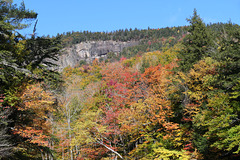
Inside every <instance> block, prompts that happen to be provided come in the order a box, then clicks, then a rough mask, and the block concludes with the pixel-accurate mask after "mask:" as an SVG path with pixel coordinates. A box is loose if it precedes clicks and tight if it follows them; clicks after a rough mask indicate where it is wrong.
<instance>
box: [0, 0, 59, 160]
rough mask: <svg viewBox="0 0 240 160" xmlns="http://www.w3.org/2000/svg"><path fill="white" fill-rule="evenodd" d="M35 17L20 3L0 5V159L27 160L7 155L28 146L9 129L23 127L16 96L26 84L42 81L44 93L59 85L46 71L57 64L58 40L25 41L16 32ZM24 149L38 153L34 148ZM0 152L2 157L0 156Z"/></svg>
mask: <svg viewBox="0 0 240 160" xmlns="http://www.w3.org/2000/svg"><path fill="white" fill-rule="evenodd" d="M36 17H37V14H36V13H35V12H33V11H29V10H26V9H25V6H24V4H23V3H22V4H21V6H19V7H18V6H17V5H14V4H13V3H12V1H11V0H6V1H1V2H0V84H1V88H0V96H1V97H4V99H3V100H2V99H0V100H1V102H2V101H3V104H1V102H0V120H1V121H0V133H1V135H0V140H1V141H2V142H3V143H4V144H7V145H5V146H4V145H3V146H0V154H1V155H0V158H6V159H30V157H28V158H26V157H24V156H26V155H24V153H23V152H22V151H19V152H16V154H14V152H13V150H11V151H10V149H11V148H13V147H14V148H16V147H17V146H19V145H20V144H24V145H23V146H25V147H26V146H31V145H28V143H29V142H28V141H27V139H26V138H22V137H21V136H19V135H15V134H13V133H12V130H11V129H10V128H14V127H15V124H17V123H18V124H26V123H25V122H24V121H22V118H17V117H22V116H23V114H22V113H21V112H20V111H18V109H17V106H18V105H19V99H20V98H19V95H21V93H22V91H23V90H24V89H25V87H26V84H29V83H35V82H39V81H42V82H45V83H44V85H45V86H43V87H44V88H45V89H49V88H50V89H53V88H55V89H56V88H57V87H58V85H59V82H60V81H61V80H60V79H61V77H60V75H59V74H58V73H57V72H55V71H51V70H49V69H50V67H52V66H54V63H53V62H54V60H57V55H58V54H59V50H60V49H61V42H60V37H56V38H51V39H50V38H45V37H35V35H34V33H33V35H32V37H31V38H30V39H26V37H24V36H22V35H21V34H20V33H18V32H17V31H18V30H20V29H23V28H26V27H27V26H28V25H29V24H30V23H26V22H29V20H34V19H36ZM1 97H0V98H1ZM8 106H11V110H12V112H11V113H9V116H8V115H7V113H6V112H5V110H4V108H6V107H8ZM3 114H5V116H4V117H5V119H3V118H2V117H3V116H1V115H3ZM26 114H31V113H26ZM7 118H10V120H9V119H7ZM3 122H4V124H3ZM10 142H12V143H10ZM23 146H22V147H23ZM23 148H24V147H23ZM25 149H26V150H34V151H35V152H36V153H37V152H39V148H37V145H36V146H35V147H33V148H28V147H26V148H25ZM15 150H16V149H15ZM2 151H4V154H2V153H1V152H2ZM3 156H4V157H3ZM30 156H31V157H34V156H32V155H30ZM23 157H24V158H23ZM32 159H34V158H32Z"/></svg>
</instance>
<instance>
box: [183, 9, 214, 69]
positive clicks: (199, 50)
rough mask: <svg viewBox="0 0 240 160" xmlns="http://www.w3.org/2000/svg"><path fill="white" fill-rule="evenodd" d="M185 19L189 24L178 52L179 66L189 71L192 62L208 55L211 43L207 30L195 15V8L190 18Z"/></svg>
mask: <svg viewBox="0 0 240 160" xmlns="http://www.w3.org/2000/svg"><path fill="white" fill-rule="evenodd" d="M187 20H188V21H189V23H190V26H189V28H188V33H187V35H186V37H185V39H184V42H183V50H181V51H180V54H179V59H180V60H181V61H180V68H181V70H182V71H184V72H187V71H189V70H190V68H191V67H192V66H193V64H195V63H196V62H197V61H199V60H201V59H202V58H203V57H206V56H208V53H207V51H208V48H209V45H210V44H211V38H210V35H209V30H208V29H207V27H206V25H205V24H204V23H203V21H202V19H201V18H200V17H199V15H197V11H196V9H195V10H194V13H193V16H192V17H191V19H187Z"/></svg>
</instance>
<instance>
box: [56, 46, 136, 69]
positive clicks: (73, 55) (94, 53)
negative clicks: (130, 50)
mask: <svg viewBox="0 0 240 160" xmlns="http://www.w3.org/2000/svg"><path fill="white" fill-rule="evenodd" d="M137 44H138V42H137V41H129V42H116V41H89V42H82V43H79V44H76V45H74V46H72V47H70V48H65V49H64V50H63V54H62V55H61V56H60V57H59V60H58V61H57V62H56V63H57V64H58V66H59V67H58V70H60V71H61V70H63V68H65V67H67V66H71V67H74V66H76V65H78V64H79V63H80V61H81V60H86V61H87V62H91V61H92V60H93V59H95V58H101V57H106V55H107V53H109V52H114V53H116V54H117V53H119V52H121V51H122V50H123V48H125V47H131V46H134V45H137Z"/></svg>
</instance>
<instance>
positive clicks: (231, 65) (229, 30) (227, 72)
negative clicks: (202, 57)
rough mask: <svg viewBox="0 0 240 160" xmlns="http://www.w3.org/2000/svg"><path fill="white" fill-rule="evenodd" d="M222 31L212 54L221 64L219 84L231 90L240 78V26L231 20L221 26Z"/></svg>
mask: <svg viewBox="0 0 240 160" xmlns="http://www.w3.org/2000/svg"><path fill="white" fill-rule="evenodd" d="M220 33H221V35H220V36H218V37H217V39H216V41H215V46H214V47H215V50H213V52H212V54H213V56H214V57H215V58H216V59H217V60H218V61H219V62H220V64H221V66H220V68H219V72H220V75H221V77H219V78H220V79H219V81H220V83H219V86H220V87H221V88H223V89H226V90H229V91H231V90H232V87H233V86H235V85H236V83H237V82H238V81H239V80H240V79H239V77H240V44H239V42H240V27H239V26H238V25H234V24H232V23H231V22H229V23H228V24H225V25H224V26H223V27H222V28H221V30H220Z"/></svg>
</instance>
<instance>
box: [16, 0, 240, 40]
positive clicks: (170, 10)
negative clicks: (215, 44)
mask: <svg viewBox="0 0 240 160" xmlns="http://www.w3.org/2000/svg"><path fill="white" fill-rule="evenodd" d="M21 1H22V0H14V3H17V4H19V3H20V2H21ZM24 2H25V6H26V8H28V9H30V10H34V11H35V12H37V13H38V25H37V34H38V35H39V36H42V35H50V36H52V35H56V34H57V33H63V32H68V31H84V30H88V31H92V32H96V31H114V30H118V29H125V28H128V29H129V28H133V29H134V28H138V29H146V28H148V27H150V28H163V27H172V26H183V25H188V22H187V21H186V18H190V16H192V13H193V10H194V8H196V9H197V12H198V14H199V15H200V17H201V18H202V19H203V21H204V22H205V23H210V22H212V23H215V22H228V21H229V20H231V21H232V22H233V23H235V24H240V16H239V15H240V0H24ZM33 23H34V22H33ZM32 30H33V25H32V26H31V27H30V28H29V29H27V30H25V31H23V34H29V33H32Z"/></svg>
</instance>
